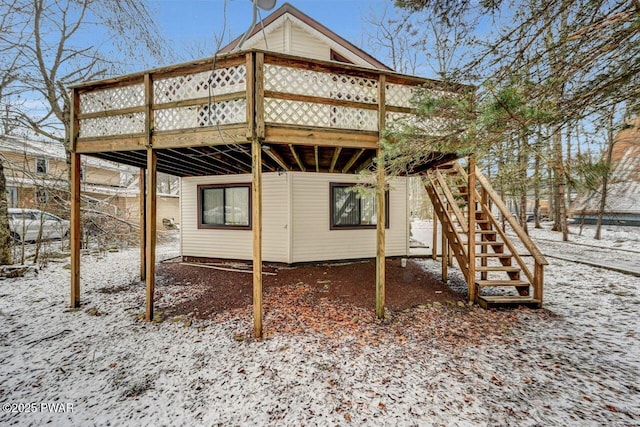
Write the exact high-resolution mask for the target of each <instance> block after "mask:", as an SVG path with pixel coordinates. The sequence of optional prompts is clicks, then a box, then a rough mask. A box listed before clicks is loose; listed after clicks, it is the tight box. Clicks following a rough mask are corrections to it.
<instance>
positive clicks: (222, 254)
mask: <svg viewBox="0 0 640 427" xmlns="http://www.w3.org/2000/svg"><path fill="white" fill-rule="evenodd" d="M288 179H289V176H288V175H287V174H278V173H265V174H263V176H262V187H263V189H262V191H263V194H262V206H263V215H262V216H263V218H262V227H263V232H262V236H263V246H262V248H263V249H262V250H263V259H264V260H265V261H273V262H288V261H289V252H288V242H289V237H288V233H289V225H288V218H289V213H288V212H289V198H288V191H287V189H288V187H289V185H288V183H287V180H288ZM181 181H182V187H181V190H180V198H181V214H180V220H181V224H180V226H181V251H182V255H183V256H194V257H206V258H228V259H252V258H253V234H252V231H251V230H224V229H198V194H197V187H198V185H202V184H230V183H250V182H251V176H250V175H233V176H203V177H193V178H183V179H182V180H181Z"/></svg>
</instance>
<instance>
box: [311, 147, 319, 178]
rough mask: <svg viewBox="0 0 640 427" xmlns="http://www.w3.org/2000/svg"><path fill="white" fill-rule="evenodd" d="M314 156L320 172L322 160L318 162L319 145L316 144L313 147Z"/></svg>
mask: <svg viewBox="0 0 640 427" xmlns="http://www.w3.org/2000/svg"><path fill="white" fill-rule="evenodd" d="M313 157H314V159H315V162H316V172H320V162H318V146H317V145H314V147H313Z"/></svg>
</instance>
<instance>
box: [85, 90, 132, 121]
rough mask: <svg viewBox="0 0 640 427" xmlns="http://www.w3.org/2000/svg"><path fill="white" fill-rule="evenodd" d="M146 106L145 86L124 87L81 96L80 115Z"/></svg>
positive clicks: (86, 93)
mask: <svg viewBox="0 0 640 427" xmlns="http://www.w3.org/2000/svg"><path fill="white" fill-rule="evenodd" d="M143 105H144V85H141V84H139V85H131V86H122V87H117V88H113V89H104V90H97V91H95V92H83V93H81V94H80V113H82V114H89V113H98V112H102V111H109V110H120V109H124V108H131V107H141V106H143Z"/></svg>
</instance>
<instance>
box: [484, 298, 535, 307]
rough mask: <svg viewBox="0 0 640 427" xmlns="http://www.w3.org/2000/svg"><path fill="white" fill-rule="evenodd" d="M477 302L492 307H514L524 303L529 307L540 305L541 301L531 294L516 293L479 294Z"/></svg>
mask: <svg viewBox="0 0 640 427" xmlns="http://www.w3.org/2000/svg"><path fill="white" fill-rule="evenodd" d="M477 303H478V304H479V305H480V306H481V307H482V308H494V307H514V306H518V305H524V306H526V307H531V308H540V307H542V301H541V300H539V299H536V298H533V297H531V296H517V295H508V296H503V295H481V296H479V297H478V298H477Z"/></svg>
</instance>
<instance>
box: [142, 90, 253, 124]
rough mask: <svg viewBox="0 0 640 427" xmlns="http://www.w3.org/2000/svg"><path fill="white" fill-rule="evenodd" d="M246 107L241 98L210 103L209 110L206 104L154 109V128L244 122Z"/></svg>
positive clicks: (245, 119)
mask: <svg viewBox="0 0 640 427" xmlns="http://www.w3.org/2000/svg"><path fill="white" fill-rule="evenodd" d="M246 108H247V107H246V102H245V100H244V98H243V99H234V100H231V101H223V102H217V103H215V104H211V111H209V106H208V105H198V106H191V107H179V108H166V109H162V110H156V111H155V113H154V119H155V129H156V130H159V131H162V130H177V129H188V128H197V127H203V126H216V125H228V124H237V123H244V122H246V121H247V110H246Z"/></svg>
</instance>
